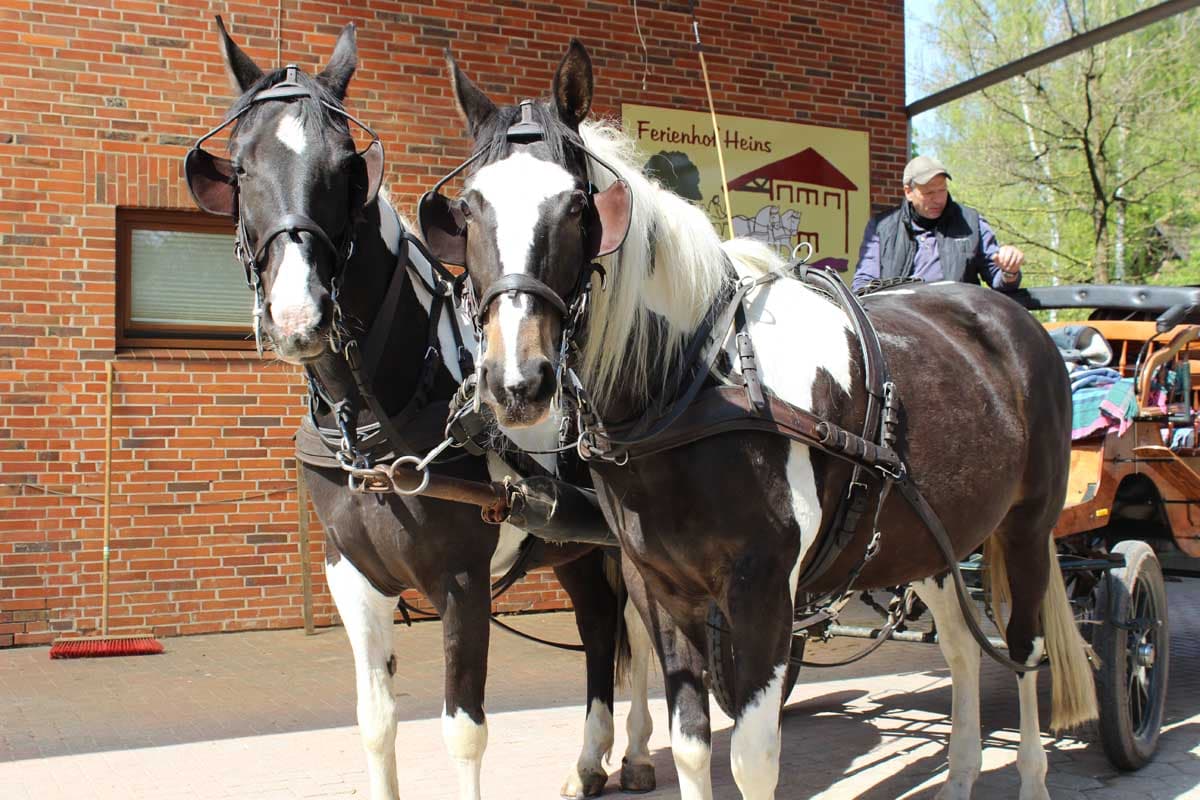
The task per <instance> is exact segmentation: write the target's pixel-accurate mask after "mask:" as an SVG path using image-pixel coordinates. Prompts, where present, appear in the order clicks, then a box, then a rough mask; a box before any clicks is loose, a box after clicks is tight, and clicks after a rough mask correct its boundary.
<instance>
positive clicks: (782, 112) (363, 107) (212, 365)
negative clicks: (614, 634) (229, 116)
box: [0, 0, 905, 647]
mask: <svg viewBox="0 0 1200 800" xmlns="http://www.w3.org/2000/svg"><path fill="white" fill-rule="evenodd" d="M698 6H699V9H698V16H699V19H700V22H701V30H702V33H703V36H704V39H705V43H706V52H707V60H708V69H709V74H710V77H711V79H712V88H713V95H714V99H715V101H716V103H717V106H718V108H719V110H721V111H722V112H726V113H730V114H741V115H746V116H756V117H765V118H771V119H777V120H791V121H799V122H807V123H814V124H821V125H829V126H837V127H844V128H849V129H855V130H867V131H869V132H870V134H871V182H872V187H873V197H872V199H873V201H874V202H875V204H876V205H877V206H878V205H879V204H882V203H885V202H887V201H889V200H892V199H893V198H892V197H890V196H889V194H890V192H891V188H890V187H893V186H895V184H896V180H895V179H896V176H897V175H898V174H899V172H900V170H901V168H902V165H903V161H904V155H905V119H904V113H903V100H904V52H903V40H904V37H903V4H902V2H901V0H886V1H884V2H865V1H862V0H860V1H858V2H833V1H832V0H830V1H828V2H820V1H818V2H810V3H805V4H802V6H801V5H797V4H793V3H789V2H754V1H753V0H747V1H746V2H742V3H739V4H738V5H737V6H736V7H733V6H732V5H731V4H726V3H715V2H709V1H708V0H702V1H701V2H700V3H698ZM637 8H638V12H639V15H640V19H641V33H642V35H643V36H644V37H645V43H646V48H647V52H646V54H645V56H646V61H645V64H644V62H643V53H642V50H641V47H640V44H639V36H638V31H637V30H636V28H635V26H634V16H633V13H632V11H633V6H632V5H631V4H630V3H629V2H625V0H621V1H620V2H604V1H603V0H589V1H586V2H579V1H578V0H563V2H558V3H552V4H551V3H527V2H498V3H478V2H465V0H439V2H436V3H416V2H398V1H393V2H381V1H380V0H374V1H372V2H353V3H351V2H343V3H335V2H309V0H289V2H287V3H284V4H283V25H282V32H283V36H282V39H283V42H284V44H283V47H282V60H283V61H285V62H286V61H295V62H297V63H299V64H300V65H302V66H303V67H304V68H306V69H309V70H312V69H314V68H316V67H318V66H323V65H324V63H325V60H326V59H327V58H328V55H329V53H330V50H331V48H332V45H333V42H334V40H335V38H336V35H337V33H338V31H339V30H340V27H341V25H342V24H344V23H345V22H347V21H351V20H353V21H355V22H357V23H358V25H359V39H358V41H359V53H360V64H361V67H360V69H359V72H358V74H357V77H356V78H355V80H354V82H353V84H352V85H351V94H350V100H349V106H350V108H351V110H352V111H353V112H354V113H356V114H357V115H359V116H360V117H361V118H363V119H364V120H365V121H367V122H368V123H369V124H371V125H373V126H374V127H375V129H376V130H377V131H378V132H379V134H380V135H381V136H382V138H383V139H384V142H385V143H386V146H387V150H388V163H389V176H388V178H389V183H390V187H391V194H392V196H393V197H394V198H396V199H398V200H399V204H400V205H401V207H402V208H408V209H411V205H412V202H413V200H414V199H415V197H416V196H417V194H418V193H419V192H420V191H422V190H424V189H425V188H427V187H428V186H429V185H430V184H431V183H432V182H433V179H434V178H435V177H437V176H439V175H440V174H441V173H442V172H444V171H445V170H447V169H448V168H449V167H450V166H452V165H453V164H455V163H457V162H458V161H459V160H460V159H461V158H462V157H463V156H464V154H465V153H466V143H465V141H464V140H463V139H462V138H461V137H460V135H459V123H458V119H457V117H456V115H455V112H454V110H453V106H452V104H451V100H450V95H449V91H448V87H447V82H446V80H445V77H444V75H443V66H442V60H441V52H442V49H443V48H444V47H447V46H452V47H453V49H454V51H455V53H456V54H457V56H458V57H459V59H460V63H462V64H463V66H464V67H465V68H466V69H467V70H468V71H469V72H470V74H471V75H472V76H473V77H474V78H475V79H476V80H477V81H478V82H479V83H480V84H481V85H482V86H483V87H484V88H485V89H486V90H487V91H489V92H491V93H492V94H493V95H494V96H495V97H497V99H501V100H511V99H516V97H517V96H518V95H520V96H530V95H540V94H542V93H544V92H545V91H546V90H547V88H548V86H549V81H550V77H551V74H552V72H553V69H554V67H555V66H556V64H557V62H558V59H559V58H560V56H561V54H562V52H563V48H564V47H565V45H566V42H567V40H568V38H569V37H570V36H579V37H581V38H582V39H583V40H584V42H585V43H586V44H587V45H588V47H589V48H590V50H591V53H592V57H593V59H594V61H595V66H596V79H597V96H596V104H595V105H596V110H597V111H599V112H601V113H607V114H612V115H614V116H615V115H619V112H620V106H621V103H622V102H639V103H647V104H651V105H661V106H673V107H677V108H683V109H690V110H705V109H706V104H705V101H704V86H703V83H702V81H701V77H700V69H699V62H698V59H697V57H696V55H695V51H694V50H693V47H692V44H691V21H690V18H689V17H688V15H687V13H686V12H687V4H686V3H682V2H654V0H639V2H638V5H637ZM214 13H222V14H223V15H224V16H225V19H226V21H227V22H228V23H229V25H230V28H231V30H232V32H233V34H234V36H235V38H236V39H237V41H238V42H239V43H241V44H242V46H243V47H244V48H245V49H246V50H247V52H248V53H249V54H250V55H251V56H252V57H254V58H255V59H256V60H258V62H259V63H260V65H263V66H272V65H275V64H276V63H277V60H276V47H277V43H278V39H279V37H278V35H277V30H278V29H277V16H276V4H268V5H259V4H254V3H241V2H233V3H228V4H226V3H214V2H207V0H189V1H187V2H176V3H160V2H148V1H147V2H136V1H135V0H93V1H92V2H89V3H88V4H87V5H86V7H84V6H82V5H77V4H75V3H72V2H62V1H60V0H36V2H33V1H29V2H20V0H5V1H4V2H3V3H0V30H2V32H0V44H2V45H3V47H2V49H0V52H2V53H3V55H2V56H0V647H3V646H9V645H14V644H17V645H20V644H36V643H44V642H47V641H49V640H50V639H52V638H54V637H55V636H56V635H59V634H62V633H66V632H81V633H86V632H92V631H94V629H95V628H96V627H97V626H98V624H99V622H98V621H99V616H100V565H101V560H100V559H101V554H100V534H101V506H100V503H99V498H100V495H101V493H102V485H101V484H102V481H101V475H102V462H103V442H102V439H103V418H104V414H103V388H104V377H103V376H104V361H105V360H106V359H111V358H114V356H115V358H116V362H117V363H116V372H117V380H116V388H115V392H114V406H115V408H114V419H113V439H114V468H113V476H114V480H113V514H112V530H113V548H112V592H111V596H112V600H111V602H112V608H111V628H112V630H113V631H115V632H121V631H126V632H128V631H135V630H136V631H145V630H152V631H153V632H154V633H155V634H156V635H159V636H169V635H176V634H184V633H195V632H203V631H223V630H240V629H246V628H269V627H290V626H296V625H299V624H300V607H301V606H300V590H299V586H300V566H299V565H300V558H299V554H298V548H297V541H298V534H297V512H296V495H295V472H294V469H293V461H292V458H291V441H290V436H291V432H292V430H293V428H294V426H295V424H296V421H297V418H298V415H299V413H300V411H301V404H300V399H301V395H302V387H301V384H300V381H299V378H298V375H297V373H296V372H295V371H294V370H293V369H292V368H290V367H282V365H279V364H272V363H263V362H261V361H259V360H258V359H257V357H252V356H249V355H247V354H243V353H229V352H219V351H201V350H191V351H187V350H151V349H141V350H136V349H135V350H123V351H120V352H116V351H115V329H114V324H115V277H114V275H115V270H114V255H115V246H114V240H115V216H116V212H115V210H116V208H117V207H118V206H141V207H154V208H184V209H190V208H192V205H191V202H190V200H189V198H188V196H187V193H186V189H185V188H184V187H183V184H182V182H181V179H180V172H181V169H180V168H181V160H182V156H183V154H184V152H185V149H186V146H187V145H188V144H190V142H191V141H192V139H193V138H194V137H195V136H197V135H199V134H200V133H201V132H203V131H204V130H206V129H207V128H208V127H209V126H211V125H212V124H214V123H215V122H216V121H217V120H218V119H219V118H220V116H221V115H222V114H223V112H224V111H225V109H226V108H227V106H228V103H229V101H230V100H231V98H230V96H229V94H228V83H227V81H226V78H225V75H224V71H223V68H222V66H221V63H220V60H219V56H218V53H217V47H216V36H215V31H214V28H213V25H212V16H213V14H214ZM643 77H644V78H645V88H644V89H643ZM313 539H314V542H313V544H312V564H313V570H314V573H316V574H315V577H314V587H315V589H316V591H317V597H316V617H317V622H318V624H327V623H329V622H330V621H331V619H332V615H333V610H332V604H331V602H330V599H329V595H328V593H327V592H326V591H325V588H324V580H323V578H322V577H321V576H320V571H321V563H322V558H323V542H322V541H321V536H320V534H319V528H318V527H317V526H316V525H315V524H314V535H313ZM563 600H564V595H563V594H562V592H561V590H559V588H558V586H557V584H556V583H554V581H553V578H548V577H547V576H545V575H537V576H533V578H531V579H530V580H527V581H526V582H525V583H524V584H522V585H521V586H518V587H517V588H516V589H514V590H513V591H512V593H510V595H509V596H508V597H507V598H506V601H505V606H504V607H505V608H507V609H524V608H532V607H539V608H544V607H556V606H560V605H561V604H562V603H563Z"/></svg>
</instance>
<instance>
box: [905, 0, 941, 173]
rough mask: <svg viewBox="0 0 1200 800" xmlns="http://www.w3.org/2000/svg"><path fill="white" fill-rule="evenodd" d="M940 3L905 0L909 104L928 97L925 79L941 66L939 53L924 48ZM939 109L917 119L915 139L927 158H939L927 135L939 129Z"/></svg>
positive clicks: (914, 130)
mask: <svg viewBox="0 0 1200 800" xmlns="http://www.w3.org/2000/svg"><path fill="white" fill-rule="evenodd" d="M937 3H938V0H905V2H904V40H905V41H904V61H905V64H904V76H905V90H906V91H905V102H908V103H911V102H913V101H914V100H920V99H921V98H922V97H924V96H925V95H927V94H928V91H927V90H925V89H922V88H921V83H922V80H923V78H924V77H925V76H926V75H927V74H928V73H930V72H931V71H933V70H935V69H936V68H937V66H938V53H937V51H936V50H934V49H933V48H930V47H926V46H924V42H925V41H926V39H927V37H928V36H929V28H930V26H931V25H932V24H933V20H934V12H935V11H936V9H937ZM937 116H938V112H937V109H934V110H932V111H927V112H925V113H924V114H921V115H919V116H917V117H914V118H913V138H914V140H915V142H916V145H917V148H918V150H919V151H920V152H921V153H922V154H923V155H933V156H936V155H937V154H936V152H934V149H933V148H932V147H931V146H930V145H929V143H928V140H927V134H928V133H929V132H930V131H932V130H935V129H936V127H937V125H938V119H937Z"/></svg>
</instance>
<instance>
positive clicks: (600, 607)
mask: <svg viewBox="0 0 1200 800" xmlns="http://www.w3.org/2000/svg"><path fill="white" fill-rule="evenodd" d="M603 562H604V553H603V552H602V551H601V550H598V549H597V550H593V551H592V552H591V553H589V554H587V555H586V556H584V557H583V558H579V559H576V560H575V561H571V562H568V563H566V564H561V565H559V566H557V567H555V568H554V574H555V575H556V576H557V577H558V582H559V583H560V584H562V587H563V589H565V590H566V592H567V594H568V595H569V596H570V597H571V605H572V606H574V608H575V625H576V627H578V629H579V638H580V639H581V640H582V641H583V648H584V654H585V658H586V661H587V717H586V721H585V723H584V728H583V750H582V751H581V752H580V754H579V760H578V761H577V762H576V763H575V765H574V767H573V768H572V769H571V771H570V772H569V773H568V774H567V778H566V780H565V781H564V782H563V785H562V789H560V790H559V791H560V794H561V795H562V796H563V797H570V798H577V797H595V796H596V795H599V794H600V793H601V792H603V791H604V784H605V783H606V782H607V781H608V773H607V772H605V770H604V762H605V761H606V760H607V759H608V757H609V756H610V755H611V754H612V746H613V714H612V710H613V665H614V663H615V662H616V655H617V613H618V609H617V602H616V596H615V595H614V594H613V592H612V589H611V588H610V586H609V584H608V582H607V581H606V580H605V578H604V563H603Z"/></svg>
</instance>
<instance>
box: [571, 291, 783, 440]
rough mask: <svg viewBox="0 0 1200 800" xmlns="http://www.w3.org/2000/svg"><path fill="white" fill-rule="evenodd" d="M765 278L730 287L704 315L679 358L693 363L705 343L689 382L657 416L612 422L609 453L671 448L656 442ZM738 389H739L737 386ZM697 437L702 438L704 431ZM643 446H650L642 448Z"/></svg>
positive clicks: (685, 407)
mask: <svg viewBox="0 0 1200 800" xmlns="http://www.w3.org/2000/svg"><path fill="white" fill-rule="evenodd" d="M767 280H773V278H771V277H770V276H763V277H762V278H759V279H758V280H745V281H742V282H740V283H739V284H738V285H737V287H736V288H735V289H734V290H733V292H732V294H731V296H730V297H729V299H728V301H727V302H726V303H725V305H724V306H723V307H721V309H722V310H721V311H720V313H719V314H714V313H710V314H709V315H708V316H707V317H706V318H705V320H704V322H702V323H701V325H700V327H699V328H698V329H697V331H696V333H695V335H694V336H693V337H692V341H691V343H690V344H689V346H688V350H687V352H686V353H685V354H684V358H683V361H682V362H681V363H682V364H684V365H685V367H684V368H685V369H686V365H688V364H692V363H696V362H697V359H698V358H699V357H700V356H701V351H702V350H703V348H704V347H706V346H707V347H708V352H707V353H705V354H704V355H703V358H702V359H700V360H699V361H698V363H696V366H695V370H694V372H693V373H692V379H691V382H690V383H689V384H688V386H687V388H686V389H685V390H684V391H683V392H682V393H680V394H679V395H678V396H677V397H676V399H675V401H674V402H673V403H672V404H671V407H670V408H668V409H667V410H666V411H665V412H664V413H663V414H662V415H661V416H659V417H658V418H657V419H654V418H653V414H654V411H653V409H650V410H647V412H646V413H645V414H643V415H642V416H641V417H639V418H638V419H636V420H634V421H632V422H628V423H624V424H619V425H614V426H612V427H611V428H608V429H607V430H606V431H605V432H604V433H603V434H601V435H602V436H603V439H604V445H605V449H609V450H611V452H610V453H609V456H611V457H614V458H621V457H625V456H626V455H628V457H629V458H634V457H636V456H637V455H649V454H650V453H652V452H653V453H657V452H661V451H662V450H664V449H670V448H664V447H659V446H658V444H659V443H660V442H665V441H669V440H672V439H673V438H674V437H673V436H672V435H671V434H670V433H669V431H670V429H671V428H672V427H673V426H674V425H675V424H676V422H678V421H679V420H680V419H682V418H683V417H684V416H685V415H687V414H688V413H689V411H691V410H692V406H693V403H694V401H695V400H696V398H697V395H699V394H700V389H701V388H703V386H704V384H705V383H706V382H707V381H708V376H709V373H710V372H711V371H712V367H713V364H714V363H716V360H717V355H718V354H719V353H721V352H722V351H723V349H724V348H723V347H722V345H723V344H724V340H725V333H726V332H727V331H728V330H729V327H730V325H732V324H733V320H734V317H735V316H736V315H737V313H738V309H739V308H741V305H742V300H743V299H745V297H746V295H747V294H749V293H750V291H751V290H752V289H754V288H755V287H756V286H759V285H761V284H762V283H765V282H766V281H767ZM717 307H720V306H714V311H715V309H716V308H717ZM739 391H741V389H740V387H739ZM685 427H686V426H685ZM678 433H679V432H678V431H676V432H675V435H676V436H677V435H678ZM696 438H703V435H702V436H699V437H696ZM688 441H695V439H688V440H687V441H684V442H680V444H686V443H687V442H688ZM614 446H615V448H614ZM674 446H675V447H678V446H680V445H679V444H676V445H674ZM643 447H648V448H651V449H649V450H647V451H646V452H642V448H643ZM593 449H595V448H593ZM606 457H607V456H606Z"/></svg>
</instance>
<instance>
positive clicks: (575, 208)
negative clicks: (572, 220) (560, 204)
mask: <svg viewBox="0 0 1200 800" xmlns="http://www.w3.org/2000/svg"><path fill="white" fill-rule="evenodd" d="M587 204H588V196H587V192H584V191H582V190H580V189H576V190H575V191H574V192H572V193H571V204H570V205H569V206H567V213H569V214H571V215H572V216H576V215H578V214H580V213H582V212H583V209H585V208H587Z"/></svg>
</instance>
